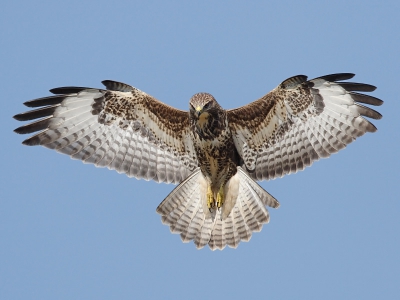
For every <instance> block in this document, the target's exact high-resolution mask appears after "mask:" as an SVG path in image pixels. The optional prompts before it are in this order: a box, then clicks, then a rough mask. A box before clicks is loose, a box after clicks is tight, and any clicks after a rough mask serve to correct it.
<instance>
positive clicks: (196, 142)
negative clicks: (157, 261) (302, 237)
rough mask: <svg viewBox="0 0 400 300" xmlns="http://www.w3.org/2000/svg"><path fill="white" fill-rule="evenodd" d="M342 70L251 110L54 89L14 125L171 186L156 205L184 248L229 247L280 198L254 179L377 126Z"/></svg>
mask: <svg viewBox="0 0 400 300" xmlns="http://www.w3.org/2000/svg"><path fill="white" fill-rule="evenodd" d="M353 76H354V74H351V73H340V74H331V75H326V76H321V77H318V78H315V79H312V80H307V76H304V75H298V76H293V77H290V78H288V79H286V80H285V81H283V82H282V83H281V84H279V85H278V87H276V88H275V89H273V90H272V91H271V92H269V93H268V94H266V95H265V96H263V97H261V98H260V99H258V100H256V101H254V102H251V103H250V104H248V105H245V106H242V107H239V108H236V109H230V110H225V109H223V108H222V107H221V106H220V105H219V104H218V102H217V101H216V100H215V98H214V97H213V96H212V95H210V94H208V93H198V94H195V95H194V96H193V97H192V98H191V99H190V101H189V111H182V110H179V109H175V108H173V107H171V106H168V105H166V104H164V103H162V102H160V101H158V100H157V99H155V98H154V97H152V96H150V95H148V94H146V93H145V92H142V91H140V90H139V89H137V88H134V87H132V86H130V85H127V84H124V83H121V82H116V81H111V80H105V81H103V82H102V83H103V84H104V86H105V87H106V89H98V88H86V87H61V88H55V89H52V90H50V92H51V93H53V94H55V95H54V96H49V97H45V98H39V99H35V100H31V101H27V102H25V103H24V104H25V105H26V106H28V107H35V108H36V109H34V110H31V111H27V112H24V113H21V114H17V115H15V116H14V118H15V119H17V120H19V121H28V120H34V119H39V120H37V121H34V122H32V123H29V124H27V125H23V126H21V127H19V128H17V129H15V132H17V133H22V134H25V133H33V132H38V133H36V134H35V135H33V136H31V137H29V138H28V139H26V140H25V141H23V144H25V145H29V146H33V145H42V146H45V147H47V148H50V149H54V150H56V151H58V152H61V153H64V154H67V155H69V156H70V157H72V158H73V159H80V160H82V161H84V162H85V163H93V164H94V165H96V166H97V167H108V168H109V169H113V170H116V171H117V172H119V173H125V174H126V175H128V176H129V177H136V178H143V179H145V180H155V181H157V182H165V183H174V184H178V186H177V187H176V188H175V189H174V190H173V191H172V192H171V193H170V194H169V195H168V196H167V197H166V198H165V200H164V201H163V202H162V203H161V204H160V205H159V206H158V207H157V213H159V214H160V215H161V220H162V222H163V223H164V224H166V225H168V226H170V230H171V232H173V233H179V234H180V236H181V239H182V241H183V242H189V241H191V240H193V241H194V244H195V245H196V247H197V248H202V247H204V246H205V245H207V244H208V245H209V247H210V248H211V249H212V250H214V249H223V248H224V247H225V246H226V245H228V246H229V247H232V248H236V247H237V246H238V244H239V242H240V241H248V240H249V239H250V237H251V235H252V232H254V231H260V230H261V228H262V226H263V224H265V223H268V222H269V214H268V210H267V208H266V206H269V207H273V208H277V207H278V206H279V203H278V201H277V200H276V199H275V198H274V197H273V196H271V195H270V194H269V193H268V192H267V191H265V190H264V189H263V188H262V187H261V186H260V185H259V184H258V183H257V182H256V181H260V180H269V179H273V178H277V177H282V176H283V175H286V174H290V173H296V172H297V171H300V170H303V169H304V168H305V167H307V166H310V165H311V164H312V163H313V162H314V161H316V160H318V159H320V158H324V157H328V156H330V155H331V154H332V153H336V152H338V151H339V150H341V149H343V148H344V147H345V146H346V145H347V144H349V143H351V142H352V141H354V140H355V139H356V138H358V137H359V136H361V135H363V134H364V133H366V132H375V131H376V128H375V126H374V125H373V124H371V123H370V122H369V121H368V120H367V119H365V118H364V117H368V118H372V119H380V118H381V115H380V114H379V113H378V112H376V111H374V110H372V109H371V108H368V107H366V106H364V105H361V104H360V103H365V104H369V105H381V104H382V103H383V102H382V101H381V100H380V99H377V98H375V97H372V96H367V95H364V94H361V93H358V92H371V91H373V90H375V87H374V86H372V85H369V84H361V83H352V82H346V81H345V82H343V80H348V79H350V78H352V77H353Z"/></svg>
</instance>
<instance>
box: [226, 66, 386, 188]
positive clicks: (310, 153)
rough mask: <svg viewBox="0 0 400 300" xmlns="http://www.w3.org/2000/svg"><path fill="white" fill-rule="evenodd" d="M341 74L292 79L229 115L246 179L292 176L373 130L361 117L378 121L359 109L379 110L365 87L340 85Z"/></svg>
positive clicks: (343, 75)
mask: <svg viewBox="0 0 400 300" xmlns="http://www.w3.org/2000/svg"><path fill="white" fill-rule="evenodd" d="M353 76H354V74H349V73H341V74H332V75H327V76H322V77H318V78H315V79H312V80H309V81H307V77H306V76H304V75H299V76H294V77H291V78H289V79H287V80H285V81H284V82H282V83H281V84H280V85H279V86H278V87H277V88H275V89H274V90H272V91H271V92H270V93H268V94H266V95H265V96H264V97H262V98H261V99H259V100H256V101H254V102H252V103H250V104H249V105H246V106H243V107H240V108H237V109H232V110H229V111H228V112H227V113H228V120H229V126H230V129H231V131H232V134H233V136H234V142H235V146H236V148H237V149H238V152H239V154H240V155H241V157H242V158H243V160H244V164H245V166H246V168H247V170H248V171H249V173H250V176H251V177H253V179H256V180H263V179H266V180H268V179H273V178H276V177H282V176H283V175H286V174H290V173H295V172H297V171H300V170H303V169H304V168H305V167H307V166H310V165H311V164H312V163H313V162H314V161H316V160H318V159H320V158H324V157H329V156H330V155H331V154H332V153H336V152H338V151H339V150H340V149H343V148H344V147H345V146H346V145H347V144H349V143H351V142H352V141H354V140H355V139H356V138H358V137H359V136H362V135H363V134H364V133H366V132H374V131H376V127H375V126H374V125H373V124H371V123H370V122H369V121H368V120H366V119H365V118H364V117H368V118H372V119H380V118H381V117H382V116H381V115H380V114H379V113H378V112H376V111H374V110H372V109H370V108H368V107H366V106H363V105H361V104H360V103H366V104H370V105H381V104H382V103H383V102H382V101H381V100H380V99H377V98H375V97H371V96H367V95H364V94H360V93H357V91H362V92H371V91H373V90H375V87H374V86H372V85H368V84H360V83H351V82H341V80H347V79H350V78H352V77H353Z"/></svg>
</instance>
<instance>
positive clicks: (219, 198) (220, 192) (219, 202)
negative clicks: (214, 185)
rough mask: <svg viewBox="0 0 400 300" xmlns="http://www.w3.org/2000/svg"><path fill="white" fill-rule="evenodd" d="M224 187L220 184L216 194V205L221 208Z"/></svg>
mask: <svg viewBox="0 0 400 300" xmlns="http://www.w3.org/2000/svg"><path fill="white" fill-rule="evenodd" d="M224 200H225V199H224V188H223V187H222V186H221V188H220V189H219V192H218V194H217V207H218V208H221V207H222V205H223V204H224Z"/></svg>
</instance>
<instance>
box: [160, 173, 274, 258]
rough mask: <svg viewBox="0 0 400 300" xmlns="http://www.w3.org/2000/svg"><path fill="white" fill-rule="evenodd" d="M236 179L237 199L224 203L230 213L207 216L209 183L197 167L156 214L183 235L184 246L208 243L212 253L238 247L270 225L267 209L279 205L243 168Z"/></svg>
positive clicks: (222, 212) (219, 211) (221, 211)
mask: <svg viewBox="0 0 400 300" xmlns="http://www.w3.org/2000/svg"><path fill="white" fill-rule="evenodd" d="M234 177H235V178H234ZM234 177H232V178H234V180H236V181H234V182H235V184H236V182H237V184H239V189H238V196H237V198H235V199H233V200H232V202H230V203H224V205H226V207H228V208H229V210H230V211H226V209H225V210H224V209H222V210H218V211H216V212H214V213H209V212H208V211H207V213H204V209H205V208H206V205H204V203H203V202H204V201H205V197H204V195H203V194H204V193H205V190H206V189H205V188H204V187H205V186H204V183H205V182H206V181H205V179H204V177H203V175H202V173H201V171H200V169H199V168H198V169H196V170H195V171H194V172H193V173H192V174H191V175H189V177H188V178H187V179H185V180H184V181H183V182H182V183H181V184H180V185H178V186H177V187H176V188H175V189H174V190H173V191H172V192H171V193H170V194H169V195H168V196H167V198H165V200H164V201H163V202H162V203H161V204H160V205H159V206H158V207H157V213H159V214H160V215H161V220H162V222H163V223H164V224H166V225H169V226H170V230H171V232H172V233H179V234H180V236H181V239H182V241H183V242H184V243H187V242H189V241H191V240H193V241H194V244H195V245H196V247H197V248H199V249H200V248H203V247H204V246H205V245H207V244H208V245H209V247H210V248H211V249H212V250H215V249H220V250H222V249H224V248H225V247H226V246H229V247H231V248H236V247H237V246H238V245H239V243H240V241H249V240H250V238H251V235H252V232H254V231H260V230H261V229H262V226H263V224H265V223H268V222H269V213H268V210H267V209H266V206H270V207H274V208H277V207H279V203H278V201H277V200H276V199H275V198H274V197H272V196H271V195H270V194H269V193H268V192H266V191H265V190H264V189H263V188H262V187H261V186H260V185H258V184H257V183H256V182H255V181H254V180H253V179H251V178H250V177H249V176H248V175H247V173H246V172H245V171H244V170H243V169H242V168H241V167H238V172H237V174H236V175H235V176H234ZM231 180H232V179H231ZM236 191H237V190H236ZM227 201H228V200H227Z"/></svg>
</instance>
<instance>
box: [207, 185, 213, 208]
mask: <svg viewBox="0 0 400 300" xmlns="http://www.w3.org/2000/svg"><path fill="white" fill-rule="evenodd" d="M214 206H215V202H214V194H213V192H212V190H211V185H208V188H207V207H208V210H209V211H210V212H211V210H212V209H213V208H214Z"/></svg>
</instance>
